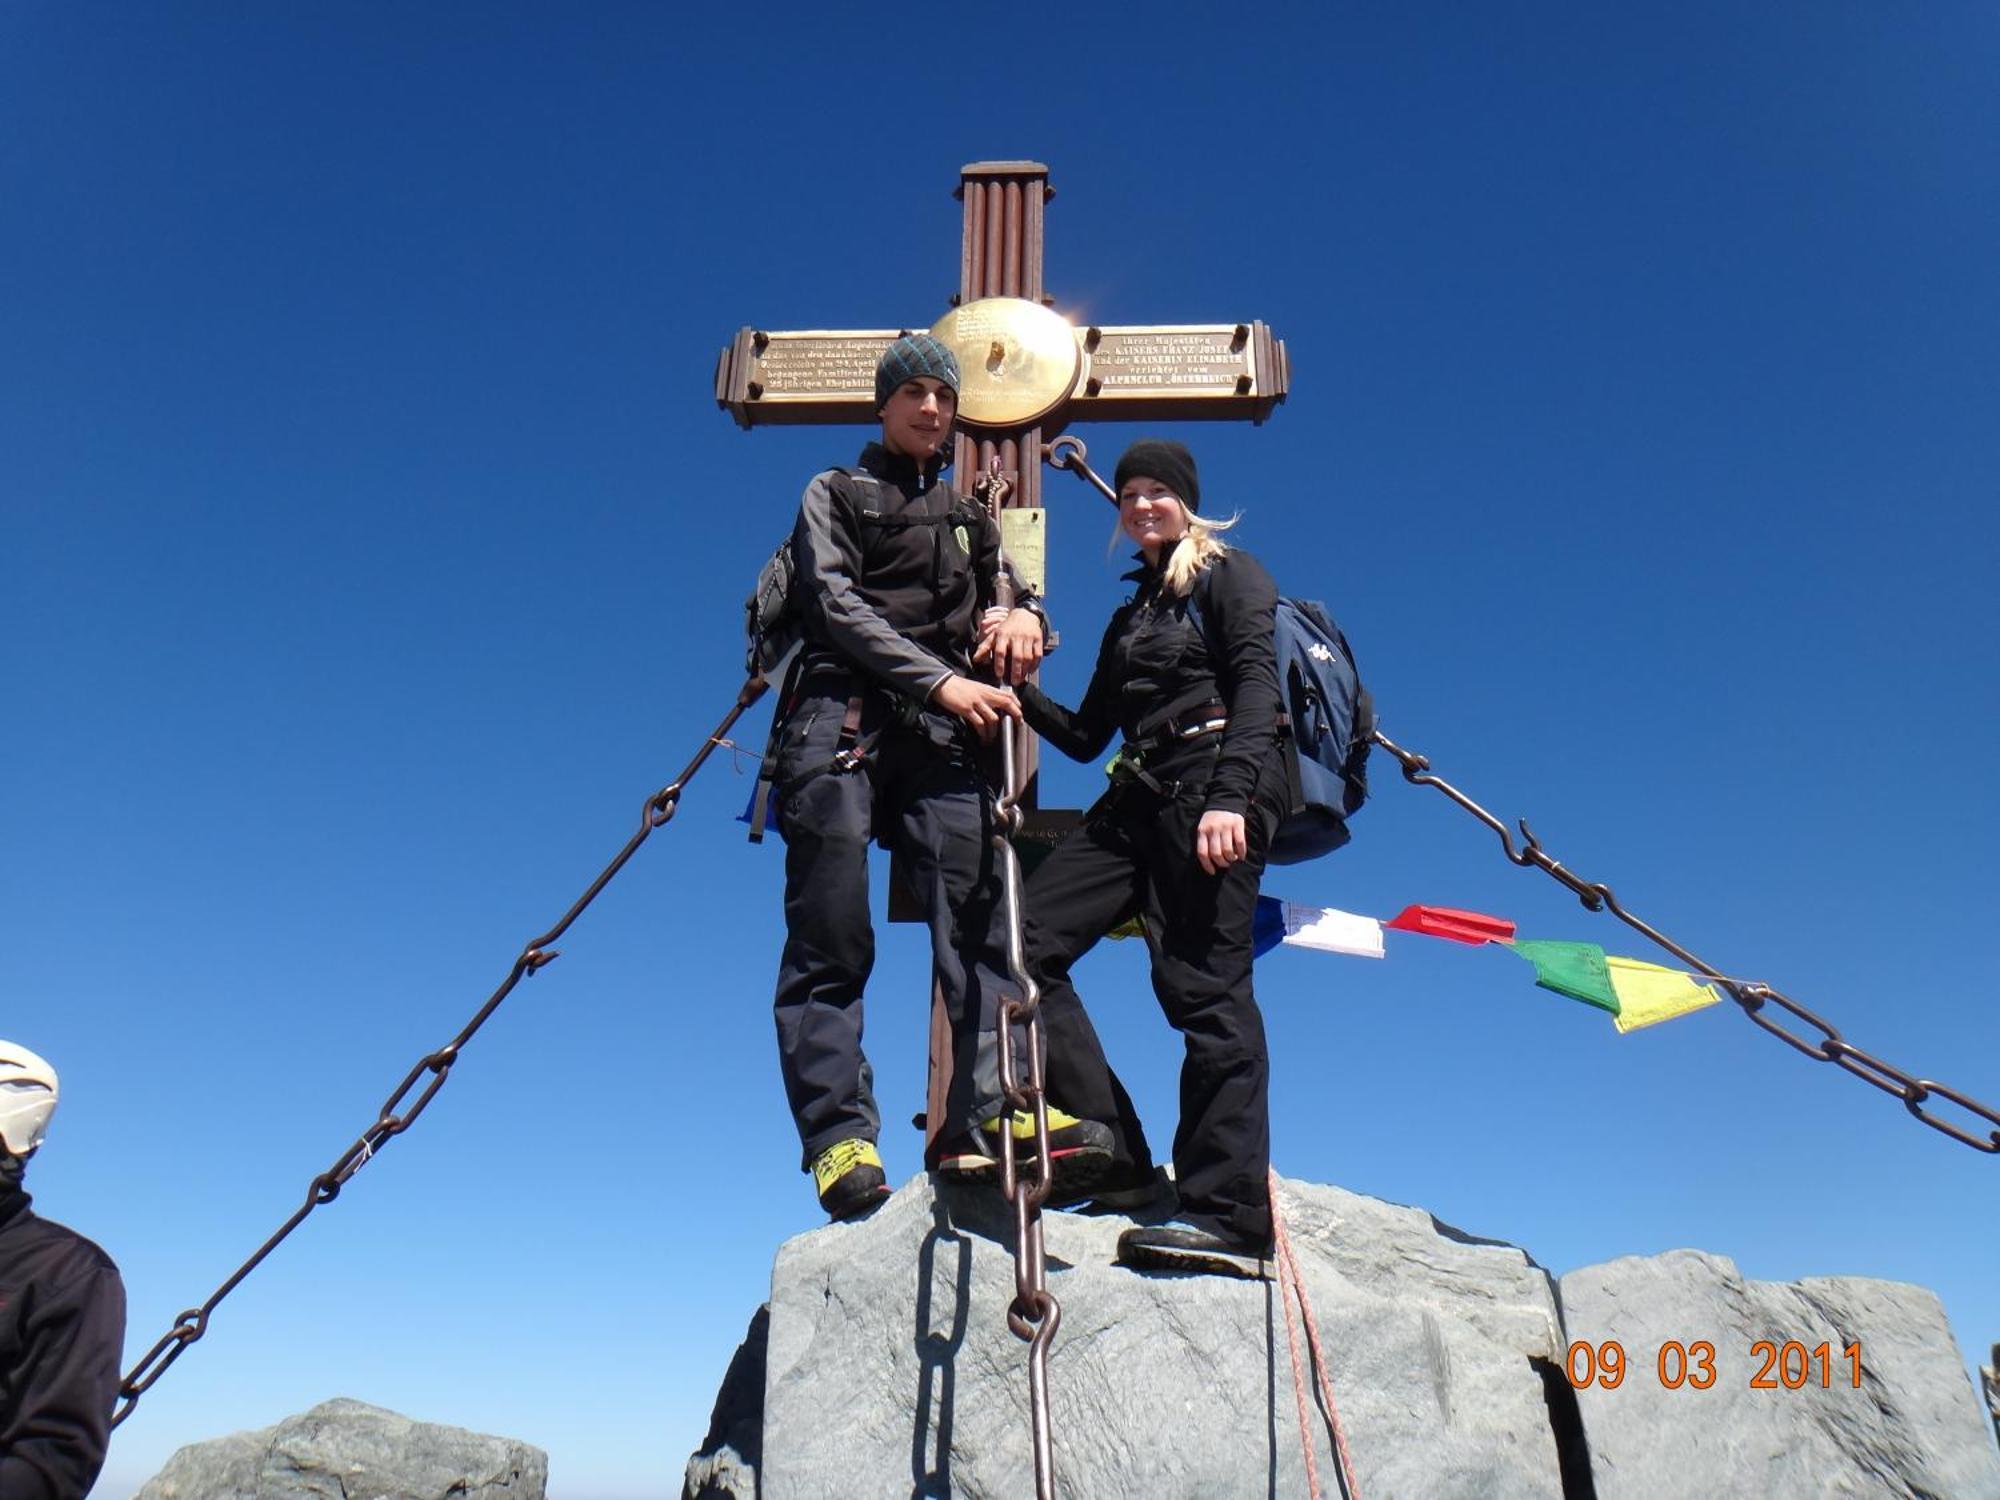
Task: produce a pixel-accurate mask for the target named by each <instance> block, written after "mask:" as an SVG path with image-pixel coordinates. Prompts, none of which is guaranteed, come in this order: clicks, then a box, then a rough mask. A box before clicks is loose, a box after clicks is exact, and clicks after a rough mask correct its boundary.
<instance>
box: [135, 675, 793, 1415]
mask: <svg viewBox="0 0 2000 1500" xmlns="http://www.w3.org/2000/svg"><path fill="white" fill-rule="evenodd" d="M764 689H765V682H764V679H763V678H762V677H761V676H752V677H751V678H750V679H749V680H748V681H747V682H745V683H744V684H743V687H742V689H741V690H740V691H739V692H738V693H737V695H736V703H735V705H734V706H733V707H732V708H731V709H730V710H729V712H728V714H726V715H725V716H724V717H723V720H722V722H721V723H720V724H718V725H717V726H716V728H715V732H714V733H713V734H711V735H709V737H708V738H707V739H706V740H704V741H702V745H701V749H700V750H698V751H697V752H696V753H695V756H694V759H692V760H690V761H689V762H688V763H687V766H686V767H685V768H684V769H683V770H682V771H681V774H680V775H679V776H676V777H675V778H674V779H673V780H672V781H670V782H668V783H667V785H666V786H664V787H662V788H661V789H660V790H659V791H657V792H655V793H653V795H652V796H650V797H648V798H647V799H646V805H645V807H644V809H643V810H642V812H641V814H640V818H639V831H638V832H637V833H635V834H633V835H632V837H631V838H630V839H628V840H627V841H626V844H625V847H624V848H623V849H621V850H619V851H618V853H617V855H616V856H615V857H614V858H613V859H612V861H611V863H610V864H608V865H606V866H605V867H604V870H603V873H601V874H600V875H599V876H598V877H597V878H596V879H595V880H593V881H592V882H591V883H590V887H589V889H587V890H586V891H584V893H583V894H582V895H581V896H579V897H577V899H576V902H575V904H574V905H572V906H571V907H570V909H569V910H568V911H566V912H564V913H563V917H562V920H561V921H560V922H557V923H556V925H555V926H553V927H551V928H550V929H549V930H548V931H547V932H545V933H543V934H542V935H541V936H540V937H538V938H534V939H532V940H531V941H530V942H529V943H528V945H527V946H526V947H525V948H523V949H522V950H521V956H520V957H519V958H516V959H515V960H514V966H513V968H512V969H510V970H508V972H507V977H506V978H505V979H504V980H502V981H501V982H500V987H499V988H498V989H496V990H495V991H494V992H493V993H492V994H491V995H489V996H488V997H487V999H486V1003H485V1004H484V1005H482V1006H480V1007H479V1009H478V1010H477V1011H476V1012H475V1013H474V1014H473V1017H472V1019H471V1020H469V1021H467V1022H466V1023H465V1025H464V1026H463V1027H461V1028H460V1030H459V1033H458V1035H457V1036H455V1037H453V1038H452V1039H451V1040H450V1041H448V1042H446V1043H445V1044H444V1045H443V1046H442V1047H440V1048H438V1049H437V1050H436V1051H435V1052H429V1053H426V1054H425V1055H424V1056H423V1057H421V1058H419V1059H418V1060H417V1065H416V1066H415V1067H413V1068H411V1069H410V1071H409V1073H408V1075H407V1076H405V1078H404V1079H403V1081H402V1082H401V1083H400V1084H398V1085H397V1087H396V1091H395V1092H394V1093H393V1094H391V1095H390V1096H389V1098H388V1102H387V1103H385V1104H384V1105H383V1106H382V1108H381V1110H380V1112H379V1113H378V1114H377V1115H376V1117H375V1122H374V1124H372V1125H370V1126H369V1127H368V1128H367V1129H366V1130H364V1131H363V1132H362V1133H361V1134H360V1136H359V1137H358V1138H357V1139H356V1140H355V1142H354V1144H353V1145H351V1146H349V1147H348V1148H347V1149H346V1150H345V1151H343V1152H341V1153H340V1155H339V1156H338V1157H336V1158H335V1159H334V1163H333V1165H332V1166H330V1167H328V1168H327V1169H326V1170H325V1171H324V1172H322V1173H320V1174H319V1175H318V1176H317V1177H315V1178H313V1180H312V1182H311V1184H310V1185H309V1186H308V1188H307V1189H306V1198H305V1202H303V1203H302V1204H300V1205H299V1207H298V1208H297V1209H296V1210H294V1212H293V1213H292V1216H291V1217H290V1218H288V1219H286V1220H285V1222H284V1223H283V1224H281V1225H279V1226H278V1228H277V1230H276V1232H275V1233H273V1234H272V1235H271V1237H270V1238H269V1239H267V1240H265V1241H264V1243H263V1244H262V1245H260V1246H258V1247H257V1250H256V1252H255V1253H254V1254H253V1255H251V1257H250V1258H249V1259H248V1260H246V1261H244V1262H243V1264H242V1265H240V1266H238V1267H237V1268H236V1270H235V1271H233V1272H232V1273H231V1274H230V1275H229V1277H228V1279H227V1280H225V1281H224V1282H223V1283H222V1285H220V1286H218V1287H217V1288H216V1289H215V1290H214V1291H213V1292H212V1293H210V1294H209V1298H208V1300H207V1301H206V1302H204V1303H202V1304H201V1306H199V1307H193V1308H189V1309H188V1310H187V1311H186V1312H184V1313H182V1314H181V1315H180V1316H179V1317H178V1318H176V1319H175V1320H174V1324H173V1327H171V1328H170V1329H168V1330H167V1332H166V1334H165V1335H164V1336H162V1337H161V1339H160V1341H159V1342H158V1343H156V1344H154V1345H153V1347H152V1348H151V1349H149V1350H148V1351H147V1352H146V1355H145V1357H144V1358H143V1359H141V1360H140V1361H139V1362H138V1363H137V1364H136V1365H134V1366H133V1367H132V1370H131V1372H130V1373H129V1374H128V1375H126V1376H125V1378H124V1379H123V1380H122V1381H121V1382H119V1386H118V1408H117V1410H116V1412H115V1413H114V1414H113V1415H112V1418H111V1425H112V1426H113V1427H116V1426H117V1425H118V1424H119V1423H121V1422H123V1421H124V1420H125V1419H126V1418H127V1417H129V1416H131V1415H132V1411H133V1409H134V1408H135V1407H136V1406H138V1404H139V1398H140V1397H141V1396H143V1395H145V1394H146V1392H147V1391H149V1390H151V1389H152V1388H153V1386H154V1385H155V1384H157V1383H158V1381H159V1379H160V1377H161V1376H162V1375H164V1374H166V1373H167V1371H168V1370H169V1369H171V1368H172V1367H173V1363H174V1361H175V1360H177V1359H179V1358H180V1357H181V1355H182V1354H184V1353H186V1352H187V1349H188V1346H189V1345H191V1344H193V1343H194V1342H195V1341H196V1340H197V1339H199V1338H200V1337H201V1336H202V1335H203V1334H205V1333H207V1332H208V1321H209V1319H210V1318H211V1317H212V1316H213V1315H214V1313H215V1309H216V1307H217V1306H218V1305H219V1304H220V1303H221V1301H222V1299H223V1298H225V1297H227V1296H228V1295H229V1294H230V1293H231V1292H233V1291H235V1290H236V1288H237V1287H238V1286H239V1285H241V1284H242V1282H243V1279H244V1278H245V1277H246V1276H248V1275H249V1274H250V1273H251V1272H252V1271H254V1270H256V1269H257V1267H258V1266H260V1265H262V1264H263V1262H264V1259H265V1257H266V1256H268V1255H270V1253H271V1252H272V1251H273V1250H276V1249H277V1248H278V1246H279V1245H281V1244H283V1243H284V1241H285V1238H286V1237H287V1236H288V1235H290V1234H291V1232H292V1231H293V1230H294V1229H297V1228H298V1227H299V1225H301V1224H303V1223H304V1222H305V1221H306V1218H307V1216H308V1215H310V1214H311V1213H312V1211H313V1210H314V1209H316V1208H319V1207H320V1206H322V1205H323V1204H327V1203H331V1202H333V1200H334V1199H335V1198H337V1197H339V1196H340V1190H341V1189H342V1188H343V1187H345V1186H346V1185H347V1184H348V1182H349V1181H351V1180H352V1179H353V1177H354V1174H355V1173H356V1172H359V1171H360V1170H361V1169H362V1168H363V1167H365V1166H367V1165H368V1163H369V1162H371V1161H373V1160H374V1159H375V1156H376V1155H377V1153H379V1152H380V1151H381V1150H382V1148H383V1147H384V1146H386V1145H388V1144H389V1142H391V1141H393V1140H394V1139H395V1138H396V1137H397V1136H399V1135H401V1134H402V1133H403V1132H404V1131H406V1130H408V1129H409V1128H410V1127H411V1126H412V1125H414V1124H416V1122H417V1118H418V1116H420V1115H422V1114H423V1112H424V1111H425V1110H426V1109H428V1108H429V1107H430V1102H431V1100H433V1099H435V1098H436V1097H437V1093H438V1090H439V1089H441V1088H443V1087H444V1084H445V1080H446V1079H447V1078H449V1077H450V1076H451V1070H452V1066H453V1065H454V1064H455V1063H456V1062H457V1061H458V1057H459V1054H460V1053H461V1052H463V1051H464V1050H465V1047H466V1044H467V1043H468V1042H470V1041H471V1040H472V1038H473V1037H474V1036H475V1035H477V1034H478V1031H479V1028H480V1027H482V1026H484V1025H485V1024H486V1022H487V1019H488V1018H489V1017H490V1016H491V1015H492V1014H493V1012H494V1011H496V1010H498V1009H499V1008H500V1002H501V1001H503V1000H505V999H506V998H507V997H508V995H510V994H512V993H513V990H514V986H515V985H517V984H519V983H520V982H521V981H522V980H523V979H524V978H527V977H528V976H530V975H533V974H537V973H539V972H541V970H542V968H543V967H544V966H545V965H547V964H548V963H550V962H551V961H552V960H554V959H555V958H556V957H557V956H558V955H557V952H556V950H555V949H553V948H551V947H550V946H549V944H551V943H553V942H556V941H557V940H559V939H560V938H561V937H562V935H563V934H564V933H565V932H567V931H569V928H570V924H571V923H573V922H575V921H576V919H577V918H578V917H580V916H582V915H583V912H584V909H585V908H586V907H588V906H589V905H590V903H591V902H593V901H595V900H596V899H597V896H598V893H599V892H600V891H602V890H603V889H604V888H605V886H607V885H609V884H610V883H611V880H612V877H613V876H615V875H616V874H617V873H618V872H619V871H620V870H622V869H624V868H625V865H626V862H627V861H629V860H630V859H631V858H632V856H633V855H634V854H636V853H638V852H639V846H640V845H641V844H643V843H645V842H646V839H647V837H648V836H649V835H650V834H651V833H652V832H653V830H654V829H656V828H660V827H663V826H664V825H665V824H667V823H668V822H669V821H671V820H672V818H673V816H674V813H675V812H676V811H678V809H679V807H680V799H681V792H682V791H683V790H684V789H685V788H686V786H687V784H688V782H689V781H691V780H693V779H694V774H695V772H697V771H699V770H700V769H701V768H702V765H703V764H704V763H705V762H706V761H707V760H708V758H709V756H710V755H712V754H713V753H714V752H715V751H716V749H717V748H718V747H720V748H726V749H729V750H731V751H732V752H733V751H734V750H735V748H736V747H735V746H734V745H733V744H732V743H731V742H730V741H729V740H727V739H726V738H725V736H726V735H727V734H728V733H729V731H730V729H731V728H732V727H733V726H734V725H735V723H736V721H737V720H738V719H739V718H741V717H742V715H743V712H744V710H746V709H747V708H749V707H750V705H751V704H753V703H755V702H756V701H757V700H758V699H759V698H761V697H763V696H764ZM427 1075H428V1081H426V1077H427ZM420 1084H421V1085H422V1091H421V1092H420V1093H417V1095H416V1099H415V1102H413V1103H411V1104H409V1105H408V1106H407V1107H405V1105H404V1102H403V1101H404V1100H406V1099H408V1098H409V1097H410V1095H411V1094H412V1092H415V1091H416V1090H417V1089H418V1086H419V1085H420Z"/></svg>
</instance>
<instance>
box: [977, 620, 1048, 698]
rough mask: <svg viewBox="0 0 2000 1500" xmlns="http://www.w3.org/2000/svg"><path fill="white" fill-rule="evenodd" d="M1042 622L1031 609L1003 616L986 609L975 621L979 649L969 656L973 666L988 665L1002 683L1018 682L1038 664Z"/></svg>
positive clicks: (1040, 655)
mask: <svg viewBox="0 0 2000 1500" xmlns="http://www.w3.org/2000/svg"><path fill="white" fill-rule="evenodd" d="M1041 660H1042V620H1041V616H1039V615H1037V614H1036V613H1035V612H1034V611H1033V610H1031V609H1016V610H1010V611H1008V612H1007V613H1005V614H1004V615H1003V614H1002V613H1001V612H1000V611H999V610H997V609H989V610H987V611H986V613H985V615H984V616H982V617H981V619H980V621H979V646H978V648H977V649H976V650H975V651H974V652H973V653H972V661H973V664H974V665H975V666H978V665H981V664H984V663H986V662H989V661H990V662H991V663H992V665H993V675H994V676H995V677H997V678H998V679H999V680H1000V681H1002V682H1006V683H1022V682H1026V681H1027V680H1028V675H1029V674H1030V673H1031V672H1033V671H1034V670H1035V668H1036V667H1037V666H1039V665H1040V664H1041Z"/></svg>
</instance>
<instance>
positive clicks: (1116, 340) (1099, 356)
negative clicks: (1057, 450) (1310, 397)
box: [1070, 323, 1287, 422]
mask: <svg viewBox="0 0 2000 1500" xmlns="http://www.w3.org/2000/svg"><path fill="white" fill-rule="evenodd" d="M1083 349H1084V371H1083V383H1082V385H1081V387H1080V388H1079V389H1078V391H1077V398H1078V399H1077V401H1076V402H1075V404H1074V405H1073V406H1072V407H1071V411H1070V414H1071V415H1072V416H1073V417H1078V418H1083V419H1086V420H1088V419H1091V418H1096V419H1098V420H1100V421H1101V420H1106V419H1118V420H1139V421H1143V420H1146V419H1147V418H1150V417H1157V418H1165V419H1170V420H1187V419H1196V420H1199V419H1202V418H1228V417H1249V418H1251V419H1252V420H1253V421H1259V422H1261V421H1262V420H1263V419H1264V418H1265V417H1267V416H1269V415H1270V413H1271V410H1272V408H1273V407H1275V406H1276V405H1277V404H1278V403H1279V402H1280V401H1282V400H1284V399H1285V386H1286V373H1287V372H1286V367H1285V359H1284V345H1283V343H1281V342H1280V341H1278V340H1276V339H1274V338H1272V337H1271V331H1270V329H1268V328H1266V327H1265V326H1264V325H1263V324H1262V323H1190V324H1162V325H1155V326H1150V327H1137V328H1089V329H1086V330H1085V331H1084V338H1083Z"/></svg>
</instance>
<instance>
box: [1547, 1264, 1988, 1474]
mask: <svg viewBox="0 0 2000 1500" xmlns="http://www.w3.org/2000/svg"><path fill="white" fill-rule="evenodd" d="M1560 1287H1561V1297H1562V1306H1563V1312H1564V1315H1565V1317H1567V1318H1568V1320H1569V1326H1570V1333H1571V1336H1572V1337H1574V1338H1579V1339H1588V1340H1590V1341H1591V1343H1592V1345H1593V1348H1592V1350H1591V1352H1590V1353H1588V1354H1585V1353H1582V1352H1579V1354H1578V1358H1577V1365H1576V1373H1577V1374H1578V1375H1579V1377H1584V1378H1588V1377H1587V1373H1586V1372H1587V1371H1588V1370H1589V1369H1590V1361H1591V1360H1593V1359H1595V1358H1596V1354H1597V1350H1598V1349H1600V1348H1601V1347H1602V1346H1603V1345H1604V1344H1605V1343H1606V1342H1607V1341H1614V1342H1615V1343H1616V1344H1617V1346H1618V1355H1617V1357H1618V1358H1619V1359H1621V1360H1622V1362H1623V1365H1624V1373H1623V1378H1622V1379H1620V1380H1619V1382H1618V1384H1617V1385H1616V1386H1615V1387H1607V1385H1606V1384H1605V1382H1604V1380H1603V1378H1602V1375H1601V1373H1600V1375H1599V1377H1598V1378H1597V1379H1594V1380H1590V1381H1589V1383H1587V1384H1584V1385H1583V1386H1581V1388H1580V1389H1579V1390H1578V1392H1577V1395H1578V1399H1579V1404H1580V1406H1581V1408H1582V1411H1583V1424H1584V1431H1585V1433H1586V1434H1587V1436H1588V1440H1589V1445H1590V1467H1591V1474H1592V1477H1593V1478H1594V1480H1595V1481H1596V1488H1597V1495H1598V1497H1599V1500H1628V1497H1631V1500H1653V1497H1656V1496H1676V1495H1688V1496H1710V1495H1724V1494H1732V1493H1749V1494H1759V1495H1814V1496H1819V1495H1825V1496H1834V1495H1853V1496H1857V1497H1858V1496H1869V1497H1885V1500H1886V1497H1891V1496H1896V1497H1909V1500H1917V1497H1923V1496H1953V1497H1958V1496H1965V1497H1968V1500H1971V1497H1979V1500H1993V1497H1996V1496H2000V1468H1996V1466H1995V1462H1994V1456H1993V1446H1992V1444H1991V1443H1990V1442H1989V1441H1988V1440H1987V1436H1986V1432H1985V1430H1984V1426H1985V1424H1984V1423H1982V1422H1981V1421H1980V1414H1979V1405H1978V1401H1977V1399H1976V1398H1974V1396H1973V1392H1972V1386H1971V1382H1970V1381H1969V1380H1968V1378H1967V1376H1966V1369H1965V1363H1964V1360H1963V1359H1962V1358H1961V1357H1960V1355H1959V1352H1958V1346H1957V1344H1956V1343H1955V1342H1954V1341H1953V1339H1952V1336H1951V1329H1950V1327H1949V1325H1947V1323H1946V1322H1945V1316H1944V1308H1943V1306H1942V1305H1941V1304H1940V1303H1939V1302H1938V1299H1937V1298H1936V1297H1935V1296H1933V1295H1932V1294H1931V1293H1930V1292H1928V1291H1926V1290H1924V1289H1923V1288H1922V1287H1916V1286H1906V1285H1903V1284H1901V1283H1899V1282H1892V1281H1871V1280H1869V1279H1867V1278H1865V1277H1860V1276H1814V1277H1807V1278H1805V1279H1804V1280H1801V1281H1796V1282H1774V1281H1749V1280H1746V1279H1745V1278H1744V1277H1743V1275H1742V1274H1741V1273H1740V1272H1739V1271H1738V1270H1737V1269H1736V1266H1735V1264H1734V1262H1732V1261H1729V1260H1726V1259H1724V1258H1723V1257H1722V1256H1719V1255H1704V1254H1702V1253H1701V1252H1700V1251H1698V1250H1674V1251H1670V1252H1668V1253H1667V1254H1665V1255H1654V1256H1646V1257H1638V1256H1628V1257H1626V1258H1624V1259H1622V1260H1614V1261H1608V1262H1606V1263H1605V1264H1604V1265H1601V1266H1587V1267H1585V1268H1584V1269H1583V1270H1580V1271H1571V1272H1570V1273H1569V1274H1568V1275H1566V1276H1564V1277H1563V1278H1562V1281H1561V1283H1560ZM1697 1343H1700V1344H1705V1345H1707V1346H1708V1348H1707V1349H1706V1350H1697V1351H1695V1352H1694V1353H1693V1354H1689V1353H1686V1352H1685V1351H1686V1350H1687V1349H1688V1348H1689V1346H1691V1345H1693V1344H1697ZM1704 1381H1705V1382H1707V1383H1706V1384H1705V1386H1704V1385H1702V1384H1700V1383H1699V1382H1704Z"/></svg>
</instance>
